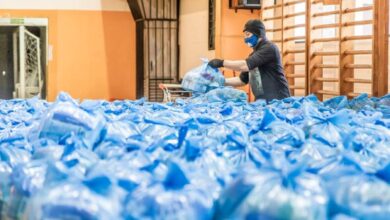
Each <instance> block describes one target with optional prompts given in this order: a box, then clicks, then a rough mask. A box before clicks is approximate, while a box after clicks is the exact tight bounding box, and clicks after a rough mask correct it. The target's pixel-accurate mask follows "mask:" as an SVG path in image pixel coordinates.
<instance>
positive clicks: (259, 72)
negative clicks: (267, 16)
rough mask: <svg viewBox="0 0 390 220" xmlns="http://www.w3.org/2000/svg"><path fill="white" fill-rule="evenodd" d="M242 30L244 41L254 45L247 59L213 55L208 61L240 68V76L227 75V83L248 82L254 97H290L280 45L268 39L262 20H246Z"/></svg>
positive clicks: (240, 84)
mask: <svg viewBox="0 0 390 220" xmlns="http://www.w3.org/2000/svg"><path fill="white" fill-rule="evenodd" d="M244 33H245V43H246V44H247V45H248V46H249V47H251V48H253V52H252V53H251V54H250V55H249V57H248V58H247V59H246V60H237V61H233V60H222V59H213V60H211V61H210V62H209V65H210V66H211V67H213V68H221V67H225V68H227V69H231V70H235V71H240V72H241V74H240V76H239V77H234V78H228V79H226V86H234V87H237V86H243V85H246V84H248V83H249V84H250V87H251V89H252V92H253V94H254V95H255V97H256V100H259V99H264V100H266V101H267V102H269V101H272V100H273V99H279V100H280V99H284V98H287V97H290V90H289V88H288V83H287V80H286V77H285V75H284V70H283V66H282V61H281V57H280V53H279V49H278V47H277V46H276V45H275V44H274V43H272V42H270V41H269V40H268V39H267V37H266V34H265V27H264V24H263V22H261V21H260V20H257V19H255V20H249V21H248V22H247V23H246V24H245V28H244Z"/></svg>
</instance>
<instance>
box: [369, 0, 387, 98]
mask: <svg viewBox="0 0 390 220" xmlns="http://www.w3.org/2000/svg"><path fill="white" fill-rule="evenodd" d="M374 3H375V5H374V29H373V30H374V41H373V56H372V61H373V64H374V68H373V85H372V92H373V93H372V95H373V96H384V95H386V94H387V93H388V73H389V70H388V62H389V61H388V57H389V54H388V53H389V51H388V50H389V49H388V48H389V0H375V1H374Z"/></svg>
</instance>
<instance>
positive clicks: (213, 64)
mask: <svg viewBox="0 0 390 220" xmlns="http://www.w3.org/2000/svg"><path fill="white" fill-rule="evenodd" d="M209 66H211V67H213V68H221V67H223V60H221V59H213V60H210V62H209Z"/></svg>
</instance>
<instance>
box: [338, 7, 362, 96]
mask: <svg viewBox="0 0 390 220" xmlns="http://www.w3.org/2000/svg"><path fill="white" fill-rule="evenodd" d="M354 6H355V3H354V2H345V3H344V1H343V2H341V5H340V14H343V7H354ZM354 20H355V14H353V13H352V14H344V15H342V16H340V21H339V24H340V29H339V31H340V36H339V37H340V49H339V51H340V70H339V73H340V83H339V91H340V95H345V96H346V95H347V94H348V93H353V92H354V84H353V83H351V82H348V81H346V80H345V79H347V78H353V77H354V69H351V68H345V66H347V65H348V64H352V63H354V60H355V58H354V56H353V55H354V54H361V53H362V52H361V51H359V52H357V51H356V50H354V42H353V41H343V38H344V37H345V36H353V35H354V30H353V29H351V28H344V27H346V26H345V25H343V24H344V23H346V22H345V21H354Z"/></svg>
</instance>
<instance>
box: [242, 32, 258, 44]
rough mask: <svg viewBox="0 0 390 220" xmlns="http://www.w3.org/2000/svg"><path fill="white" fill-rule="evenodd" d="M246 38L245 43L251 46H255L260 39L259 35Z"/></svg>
mask: <svg viewBox="0 0 390 220" xmlns="http://www.w3.org/2000/svg"><path fill="white" fill-rule="evenodd" d="M244 40H245V43H246V44H247V45H248V46H249V47H255V46H256V44H257V42H258V41H259V37H258V36H256V35H252V36H251V37H247V38H245V39H244Z"/></svg>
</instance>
